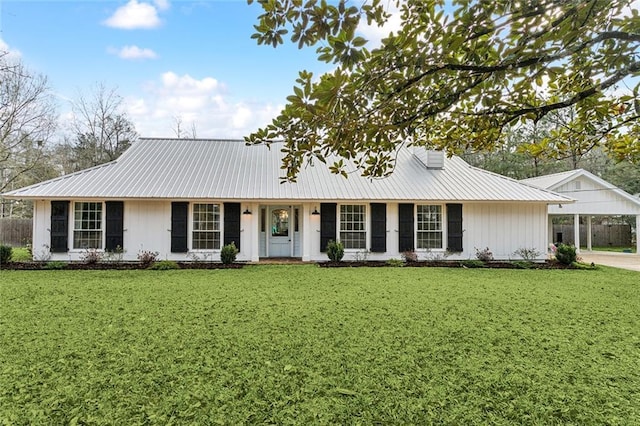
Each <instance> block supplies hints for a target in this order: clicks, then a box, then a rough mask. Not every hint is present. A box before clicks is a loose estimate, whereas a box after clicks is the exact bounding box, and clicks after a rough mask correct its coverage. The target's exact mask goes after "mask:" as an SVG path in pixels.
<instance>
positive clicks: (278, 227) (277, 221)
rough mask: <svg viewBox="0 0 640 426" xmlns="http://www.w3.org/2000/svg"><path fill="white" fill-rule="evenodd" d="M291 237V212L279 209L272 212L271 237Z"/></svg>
mask: <svg viewBox="0 0 640 426" xmlns="http://www.w3.org/2000/svg"><path fill="white" fill-rule="evenodd" d="M288 235H289V210H287V209H277V210H274V211H272V212H271V236H272V237H287V236H288Z"/></svg>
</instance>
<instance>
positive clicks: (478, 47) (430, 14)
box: [246, 0, 640, 180]
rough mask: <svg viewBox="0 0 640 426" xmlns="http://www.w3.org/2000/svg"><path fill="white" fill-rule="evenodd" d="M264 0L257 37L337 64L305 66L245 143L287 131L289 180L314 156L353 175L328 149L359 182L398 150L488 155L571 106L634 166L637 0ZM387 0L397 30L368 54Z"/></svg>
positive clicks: (580, 126) (639, 107)
mask: <svg viewBox="0 0 640 426" xmlns="http://www.w3.org/2000/svg"><path fill="white" fill-rule="evenodd" d="M253 2H254V0H248V3H249V4H251V3H253ZM256 2H257V3H258V4H259V5H260V6H261V7H262V9H263V13H262V14H261V15H260V17H259V22H258V24H257V25H255V29H256V33H255V34H254V35H253V37H254V38H255V39H256V40H257V42H258V43H259V44H266V45H272V46H274V47H275V46H278V45H280V44H282V43H284V38H285V37H287V36H290V40H291V41H292V42H294V43H297V44H298V46H299V47H304V46H313V45H319V46H320V47H318V48H317V52H318V59H319V60H321V61H326V62H329V63H334V64H335V66H336V68H335V70H334V71H332V72H330V73H327V74H324V75H322V76H320V78H319V79H316V78H315V77H314V76H313V75H312V74H311V73H309V72H306V71H301V72H300V74H299V78H298V79H297V81H296V85H295V86H294V88H293V94H292V95H291V96H289V97H288V98H287V100H288V104H287V105H286V106H285V108H284V110H283V111H282V112H281V113H280V115H279V116H278V117H277V118H275V119H274V120H273V121H272V123H271V124H270V125H268V126H266V127H265V128H262V129H259V130H257V131H256V132H254V133H253V134H251V135H249V136H248V137H247V138H246V140H247V142H248V143H270V142H271V141H273V140H275V139H283V140H284V142H285V144H284V148H283V150H284V153H285V157H284V167H285V168H286V170H287V178H288V179H290V180H295V176H296V174H297V173H298V171H299V170H300V168H301V167H302V166H303V164H305V162H309V161H314V160H319V161H322V162H327V163H330V168H331V170H332V171H333V172H335V173H342V174H345V175H346V173H345V164H346V163H345V162H343V161H340V160H338V161H335V160H332V159H331V156H334V155H337V156H339V157H342V158H346V159H347V160H350V161H352V162H353V163H355V165H356V166H357V167H359V168H360V170H361V172H362V174H363V175H364V176H371V177H379V176H386V175H388V174H389V173H391V172H392V171H393V166H394V159H395V152H396V150H397V149H398V148H399V147H400V146H402V145H419V146H426V147H432V148H436V149H444V150H446V151H447V152H448V153H449V154H454V153H461V152H465V151H468V150H474V151H489V150H492V149H494V148H495V147H497V146H500V145H501V144H502V143H503V142H504V137H505V134H507V133H508V131H509V130H510V129H512V128H514V127H517V126H519V125H522V124H524V123H536V122H538V121H540V120H541V119H543V118H544V117H545V116H547V115H549V114H551V113H553V112H554V111H560V110H563V109H566V108H574V110H575V115H576V122H575V123H573V124H572V127H573V129H575V130H576V131H579V132H583V133H585V134H586V135H588V136H589V137H592V136H594V137H593V138H592V140H594V141H596V142H597V144H598V145H599V146H603V147H604V148H605V149H606V150H607V152H608V153H609V154H610V155H611V156H613V157H615V158H616V159H618V160H627V161H630V162H634V163H637V162H640V142H639V141H638V135H640V122H639V121H640V120H639V117H640V97H639V96H638V91H639V87H638V84H637V81H636V83H635V88H633V89H629V90H627V91H623V88H624V87H623V86H624V85H625V84H633V81H631V80H630V78H632V77H634V76H638V75H640V57H639V51H638V50H639V46H640V30H639V29H640V16H639V14H638V11H637V10H635V9H633V8H632V7H631V6H630V4H631V2H632V0H606V1H605V0H520V1H518V0H493V1H472V0H454V1H453V2H449V1H444V0H387V1H380V0H371V1H369V2H366V3H364V4H363V5H361V6H360V7H356V6H353V5H351V2H350V1H349V0H336V2H334V3H333V4H327V3H326V2H325V1H320V2H318V1H316V0H309V1H303V0H281V1H278V2H275V1H272V0H257V1H256ZM450 3H453V5H451V4H450ZM359 4H361V3H359ZM388 4H393V5H395V6H396V7H398V8H399V9H400V14H401V20H402V26H401V28H400V29H399V30H398V31H397V32H394V33H390V34H389V36H388V37H386V38H384V39H383V40H382V42H381V44H380V46H379V47H375V48H372V49H369V48H368V47H367V42H366V40H364V39H363V38H362V37H360V36H359V35H358V32H357V28H358V25H359V23H360V21H364V20H366V21H367V22H368V23H375V24H377V25H382V24H384V23H385V21H386V20H387V19H388V18H389V16H390V14H389V13H388V11H387V9H386V7H387V5H388ZM452 6H453V7H452ZM614 89H616V90H614ZM590 123H598V128H597V129H594V128H591V125H590ZM595 136H597V137H595ZM549 149H551V148H549ZM331 161H333V163H332V164H331Z"/></svg>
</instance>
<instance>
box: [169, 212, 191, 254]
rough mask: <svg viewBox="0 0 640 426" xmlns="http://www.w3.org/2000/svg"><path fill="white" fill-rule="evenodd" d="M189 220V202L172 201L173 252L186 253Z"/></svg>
mask: <svg viewBox="0 0 640 426" xmlns="http://www.w3.org/2000/svg"><path fill="white" fill-rule="evenodd" d="M188 222H189V203H187V202H182V201H175V202H172V203H171V252H172V253H186V252H187V251H189V248H188V247H187V230H188Z"/></svg>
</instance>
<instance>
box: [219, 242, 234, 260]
mask: <svg viewBox="0 0 640 426" xmlns="http://www.w3.org/2000/svg"><path fill="white" fill-rule="evenodd" d="M238 252H239V251H238V249H237V247H236V243H235V242H233V241H231V243H229V244H227V245H226V246H223V247H222V249H221V250H220V262H222V263H223V264H224V265H230V264H232V263H233V262H235V261H236V256H237V255H238Z"/></svg>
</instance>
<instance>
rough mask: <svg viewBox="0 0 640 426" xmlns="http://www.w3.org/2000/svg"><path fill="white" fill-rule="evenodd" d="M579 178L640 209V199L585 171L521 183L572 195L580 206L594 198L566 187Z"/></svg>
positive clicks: (564, 173)
mask: <svg viewBox="0 0 640 426" xmlns="http://www.w3.org/2000/svg"><path fill="white" fill-rule="evenodd" d="M579 178H585V179H587V180H590V181H592V182H593V183H594V184H595V185H596V186H597V187H598V188H601V189H598V190H599V191H600V190H607V191H609V192H610V193H611V194H615V196H616V197H618V199H620V200H624V201H625V202H629V203H631V204H632V205H634V206H635V207H636V209H637V208H638V207H640V198H638V197H634V196H633V195H631V194H629V193H628V192H626V191H624V190H622V189H620V188H618V187H617V186H615V185H614V184H612V183H610V182H607V181H606V180H604V179H602V178H600V177H598V176H596V175H594V174H593V173H590V172H588V171H586V170H584V169H575V170H569V171H566V172H560V173H553V174H550V175H545V176H538V177H533V178H529V179H523V180H521V182H523V183H526V184H529V185H535V186H537V187H539V188H543V189H549V190H551V191H560V192H563V193H564V192H567V193H570V194H571V197H574V198H576V199H577V203H578V204H580V203H581V202H589V201H593V197H588V196H583V195H582V194H581V192H582V190H580V189H576V190H568V189H567V188H566V187H565V185H567V184H568V183H569V182H573V181H575V180H577V179H579ZM563 188H564V189H563ZM589 191H592V190H589ZM607 201H609V202H611V201H612V200H611V199H609V200H607ZM601 202H602V201H601ZM611 214H627V213H624V212H623V213H616V212H615V211H612V212H611Z"/></svg>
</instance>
